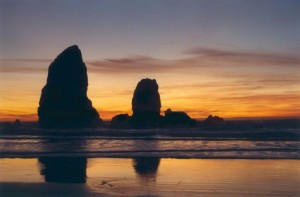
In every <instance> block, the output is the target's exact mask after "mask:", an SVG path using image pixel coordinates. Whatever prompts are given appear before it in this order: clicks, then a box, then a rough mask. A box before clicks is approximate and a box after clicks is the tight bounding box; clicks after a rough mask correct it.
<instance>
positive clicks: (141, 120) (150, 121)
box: [131, 78, 161, 128]
mask: <svg viewBox="0 0 300 197" xmlns="http://www.w3.org/2000/svg"><path fill="white" fill-rule="evenodd" d="M160 108H161V103H160V95H159V93H158V85H157V83H156V80H155V79H152V80H151V79H148V78H147V79H142V80H141V81H140V82H139V83H138V84H137V87H136V89H135V91H134V95H133V98H132V111H133V115H132V118H131V125H132V127H134V128H149V127H156V126H158V125H159V122H160Z"/></svg>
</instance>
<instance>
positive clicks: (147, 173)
mask: <svg viewBox="0 0 300 197" xmlns="http://www.w3.org/2000/svg"><path fill="white" fill-rule="evenodd" d="M132 161H133V168H134V171H135V172H136V173H137V174H138V175H139V176H140V177H145V178H155V177H156V173H157V169H158V167H159V163H160V158H159V157H136V158H133V160H132Z"/></svg>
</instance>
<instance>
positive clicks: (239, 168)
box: [0, 158, 300, 197]
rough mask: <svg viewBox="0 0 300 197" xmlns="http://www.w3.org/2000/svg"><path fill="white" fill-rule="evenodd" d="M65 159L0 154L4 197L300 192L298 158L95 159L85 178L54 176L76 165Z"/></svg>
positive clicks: (281, 193)
mask: <svg viewBox="0 0 300 197" xmlns="http://www.w3.org/2000/svg"><path fill="white" fill-rule="evenodd" d="M75 160H76V159H75ZM64 161H65V158H60V159H58V160H57V159H56V160H54V161H51V159H50V163H47V162H45V161H44V163H43V164H42V163H41V160H40V161H39V160H38V159H0V174H1V176H0V182H1V184H0V187H1V190H0V194H1V195H0V196H5V197H6V196H186V195H190V196H228V197H229V196H299V195H300V189H299V184H300V169H299V164H300V161H299V160H257V159H252V160H248V159H236V160H232V159H169V158H132V159H128V158H124V159H123V158H91V159H87V160H86V169H83V171H84V174H83V175H82V173H81V175H80V176H84V177H83V178H84V179H83V182H82V183H67V182H66V181H65V179H64V180H61V178H60V177H59V176H54V178H53V174H55V173H57V174H61V173H63V172H66V171H68V169H69V168H72V166H70V165H69V161H68V160H67V162H65V163H67V165H66V166H64V165H62V164H63V163H64ZM55 162H59V163H60V166H59V167H58V168H57V167H56V168H55V169H57V171H56V172H53V171H51V170H49V168H50V169H51V168H52V169H53V164H54V165H55ZM45 168H46V169H47V168H48V171H47V170H45ZM81 170H82V169H81ZM47 172H51V173H52V174H50V175H51V176H52V179H49V176H50V175H49V174H47ZM66 176H68V174H66ZM85 178H86V179H85ZM47 180H48V182H45V181H47ZM49 180H50V181H51V182H49ZM60 181H65V183H59V182H60Z"/></svg>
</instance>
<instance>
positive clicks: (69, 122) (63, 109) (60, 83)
mask: <svg viewBox="0 0 300 197" xmlns="http://www.w3.org/2000/svg"><path fill="white" fill-rule="evenodd" d="M87 87H88V77H87V69H86V66H85V64H84V62H83V60H82V55H81V51H80V49H79V48H78V46H76V45H74V46H71V47H69V48H67V49H65V50H64V51H63V52H62V53H61V54H59V55H58V56H57V57H56V59H55V60H54V61H53V62H52V63H51V64H50V66H49V70H48V78H47V84H46V85H45V86H44V88H43V89H42V95H41V98H40V103H39V104H40V106H39V108H38V116H39V123H40V124H41V125H42V126H44V127H85V126H96V125H99V124H101V123H102V120H101V119H100V118H99V114H98V112H97V111H96V109H95V108H94V107H93V106H92V102H91V101H90V100H89V99H88V97H87Z"/></svg>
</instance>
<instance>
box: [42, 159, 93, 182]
mask: <svg viewBox="0 0 300 197" xmlns="http://www.w3.org/2000/svg"><path fill="white" fill-rule="evenodd" d="M39 162H40V164H41V165H40V173H41V175H43V176H44V179H45V182H56V183H85V182H86V166H87V159H86V158H85V157H44V158H39Z"/></svg>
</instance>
